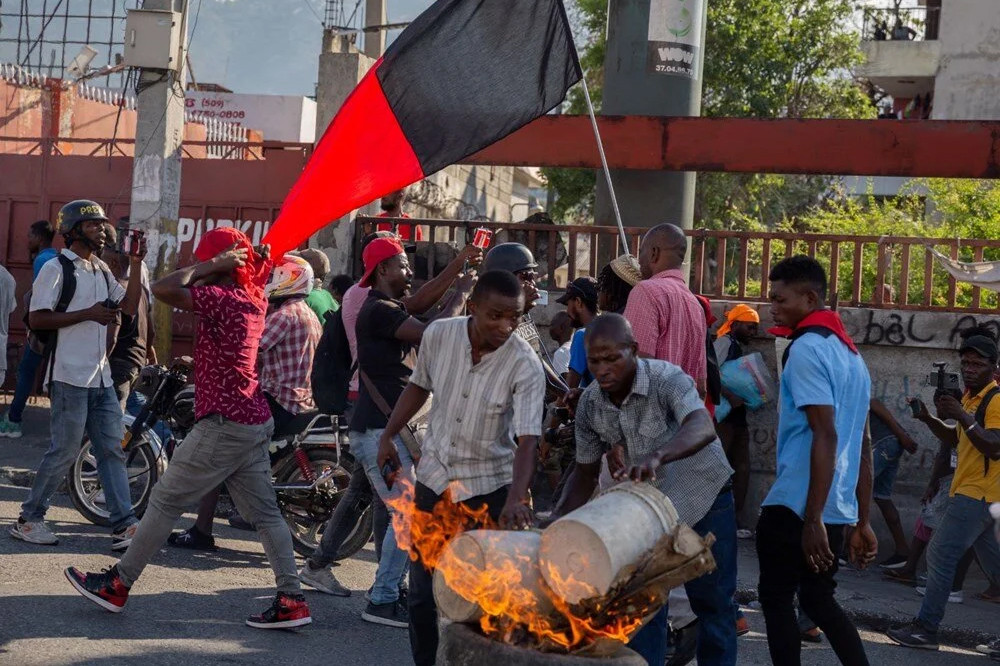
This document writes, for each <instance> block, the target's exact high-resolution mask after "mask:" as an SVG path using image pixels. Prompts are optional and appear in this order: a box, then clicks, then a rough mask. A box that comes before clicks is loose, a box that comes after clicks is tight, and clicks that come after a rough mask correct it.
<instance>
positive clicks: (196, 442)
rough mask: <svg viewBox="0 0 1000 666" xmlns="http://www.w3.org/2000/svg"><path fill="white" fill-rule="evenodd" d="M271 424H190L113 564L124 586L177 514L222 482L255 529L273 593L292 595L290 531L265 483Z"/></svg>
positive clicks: (295, 588) (295, 587) (214, 419)
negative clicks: (275, 590)
mask: <svg viewBox="0 0 1000 666" xmlns="http://www.w3.org/2000/svg"><path fill="white" fill-rule="evenodd" d="M273 430H274V425H273V423H272V422H271V421H270V420H268V421H267V422H266V423H261V424H258V425H245V424H242V423H236V422H235V421H230V420H228V419H225V418H222V417H221V416H218V415H212V416H208V417H205V418H203V419H201V420H200V421H198V423H196V424H195V426H194V428H193V429H192V430H191V433H190V434H189V435H188V436H187V437H186V438H185V439H184V443H183V444H181V445H180V446H179V447H177V450H176V451H175V452H174V457H173V458H172V459H171V461H170V466H169V467H167V471H166V473H165V474H164V475H163V478H162V479H160V481H159V482H158V483H157V484H156V485H155V486H154V487H153V492H152V494H151V495H150V497H149V507H148V508H147V509H146V513H145V515H143V517H142V520H141V521H139V528H138V529H137V530H136V533H135V537H134V538H133V539H132V545H130V546H129V547H128V550H127V551H125V555H123V556H122V559H121V561H120V562H119V563H118V571H119V573H120V574H121V577H122V580H123V581H124V583H125V584H126V585H132V584H134V583H135V581H136V580H138V578H139V576H140V575H141V574H142V570H143V569H145V568H146V565H147V564H148V563H149V560H150V559H151V558H152V557H153V555H155V554H156V552H157V551H159V549H160V548H161V547H162V546H163V544H164V542H165V541H166V540H167V537H168V536H170V530H172V529H173V527H174V523H176V522H177V519H178V518H180V516H181V514H183V513H184V512H185V511H188V510H189V509H190V508H191V507H193V506H194V505H196V504H197V503H198V501H199V500H201V498H202V497H203V496H204V495H205V493H207V492H209V491H210V490H212V489H213V488H217V487H218V486H219V484H221V483H222V482H223V481H225V482H226V487H227V488H228V489H229V495H230V496H231V497H232V498H233V503H234V504H235V505H236V508H237V510H239V512H240V515H241V516H243V517H244V518H246V519H247V520H248V521H249V522H250V523H252V524H253V526H254V527H255V528H256V529H257V534H259V535H260V542H261V545H263V546H264V553H265V554H266V555H267V561H268V562H269V563H270V564H271V569H272V570H273V571H274V578H275V583H276V585H277V588H278V592H284V593H286V594H298V592H299V591H300V588H299V576H298V569H296V566H295V553H294V552H293V551H292V535H291V533H290V532H289V531H288V525H287V524H286V523H285V519H284V518H283V517H282V515H281V511H280V510H279V509H278V502H277V500H276V499H275V495H274V488H273V487H272V485H271V460H270V457H269V456H268V452H267V449H268V445H269V444H270V441H271V433H272V432H273Z"/></svg>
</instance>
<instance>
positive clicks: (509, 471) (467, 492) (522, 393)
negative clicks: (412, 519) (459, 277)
mask: <svg viewBox="0 0 1000 666" xmlns="http://www.w3.org/2000/svg"><path fill="white" fill-rule="evenodd" d="M410 382H411V383H413V384H416V385H417V386H419V387H421V388H423V389H425V390H427V391H431V392H432V393H433V394H434V404H433V405H432V406H431V411H430V415H429V424H428V428H427V433H426V435H425V437H424V443H423V453H422V456H421V459H420V464H419V465H417V481H419V482H420V483H422V484H424V485H425V486H427V487H428V488H430V489H431V490H433V491H434V492H435V493H438V494H442V493H444V491H445V490H446V489H447V488H449V487H451V497H452V501H455V502H460V501H462V500H466V499H469V498H470V497H476V496H478V495H485V494H487V493H491V492H493V491H494V490H496V489H498V488H500V487H502V486H505V485H508V484H510V483H511V482H512V481H513V478H514V452H515V451H516V450H517V444H516V442H515V440H514V436H518V437H526V436H535V437H540V436H541V434H542V409H543V407H544V399H545V376H544V374H543V372H542V364H541V362H539V360H538V357H537V356H536V355H535V352H534V351H533V350H532V349H531V345H529V344H528V343H527V342H525V341H524V340H522V339H521V338H519V337H518V336H516V335H511V336H510V338H509V339H508V340H507V342H505V343H504V344H503V346H501V347H500V348H499V349H497V350H496V351H494V352H492V353H489V354H485V355H483V357H482V359H481V360H480V361H479V363H478V364H477V365H473V364H472V343H471V342H470V341H469V317H453V318H450V319H439V320H437V321H435V322H433V323H431V324H430V325H429V326H428V327H427V329H426V330H425V331H424V335H423V338H422V339H421V341H420V352H419V354H418V355H417V366H416V368H415V369H414V371H413V375H412V376H411V377H410Z"/></svg>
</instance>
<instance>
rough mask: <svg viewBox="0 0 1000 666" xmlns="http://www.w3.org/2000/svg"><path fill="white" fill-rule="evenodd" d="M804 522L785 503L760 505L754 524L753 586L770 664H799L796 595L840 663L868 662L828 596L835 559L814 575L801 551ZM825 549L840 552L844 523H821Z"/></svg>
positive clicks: (848, 623)
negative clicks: (756, 568)
mask: <svg viewBox="0 0 1000 666" xmlns="http://www.w3.org/2000/svg"><path fill="white" fill-rule="evenodd" d="M804 526H805V523H804V522H803V520H802V519H801V518H799V516H798V514H796V513H795V512H794V511H792V510H791V509H789V508H788V507H785V506H765V507H764V508H763V509H761V512H760V521H759V522H758V523H757V557H758V559H759V560H760V582H759V584H758V587H757V591H758V595H759V597H760V605H761V609H762V610H763V611H764V622H765V624H766V625H767V646H768V649H769V650H770V652H771V661H772V662H773V663H774V664H775V666H785V665H789V666H798V665H799V664H801V663H802V661H801V650H802V643H801V637H800V633H799V621H798V617H797V615H796V612H795V593H796V592H798V595H799V604H800V607H801V609H802V611H803V612H805V614H806V615H808V616H809V618H810V619H811V620H812V621H813V622H815V623H816V624H817V625H818V626H819V628H820V629H822V630H823V633H825V634H826V637H827V639H828V640H829V641H830V645H831V647H833V651H834V652H836V653H837V658H838V659H840V663H842V664H846V665H847V666H867V664H868V657H867V656H866V655H865V648H864V645H863V644H862V643H861V637H860V636H859V635H858V630H857V629H855V627H854V624H853V623H852V622H851V620H850V619H849V618H848V617H847V615H846V614H845V613H844V610H843V609H842V608H841V607H840V605H839V604H838V603H837V600H836V599H835V598H834V596H833V592H834V590H835V589H836V588H837V582H836V581H835V580H834V576H835V575H836V573H837V561H836V559H834V561H833V565H832V566H831V567H830V568H829V569H827V570H826V571H823V572H821V573H814V572H813V570H812V569H810V568H809V566H808V564H807V563H806V557H805V553H803V551H802V530H803V527H804ZM826 534H827V539H828V541H829V544H830V550H831V551H833V552H834V553H839V552H840V551H841V548H842V547H843V545H844V526H843V525H826Z"/></svg>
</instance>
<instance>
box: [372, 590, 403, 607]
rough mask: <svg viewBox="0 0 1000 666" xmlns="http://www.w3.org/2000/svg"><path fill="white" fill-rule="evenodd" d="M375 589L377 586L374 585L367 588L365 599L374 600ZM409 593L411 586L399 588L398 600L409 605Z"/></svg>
mask: <svg viewBox="0 0 1000 666" xmlns="http://www.w3.org/2000/svg"><path fill="white" fill-rule="evenodd" d="M374 589H375V586H374V585H372V586H371V587H369V588H368V589H367V590H365V601H371V600H372V590H374ZM409 594H410V590H409V588H406V587H401V588H399V597H397V601H399V603H401V604H403V605H404V606H407V607H409V606H408V603H407V597H408V595H409Z"/></svg>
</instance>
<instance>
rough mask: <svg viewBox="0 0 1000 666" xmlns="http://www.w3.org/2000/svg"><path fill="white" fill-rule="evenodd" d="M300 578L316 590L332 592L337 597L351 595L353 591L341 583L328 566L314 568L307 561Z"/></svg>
mask: <svg viewBox="0 0 1000 666" xmlns="http://www.w3.org/2000/svg"><path fill="white" fill-rule="evenodd" d="M299 580H300V581H302V582H303V583H304V584H306V585H308V586H309V587H311V588H313V589H314V590H319V591H320V592H325V593H327V594H332V595H333V596H335V597H349V596H351V591H350V590H348V589H347V588H346V587H344V586H343V585H341V584H340V581H338V580H337V577H336V576H334V575H333V572H332V571H330V569H329V568H327V567H323V568H321V569H313V568H312V567H310V566H309V563H308V562H306V564H305V566H303V567H302V569H300V570H299Z"/></svg>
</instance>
